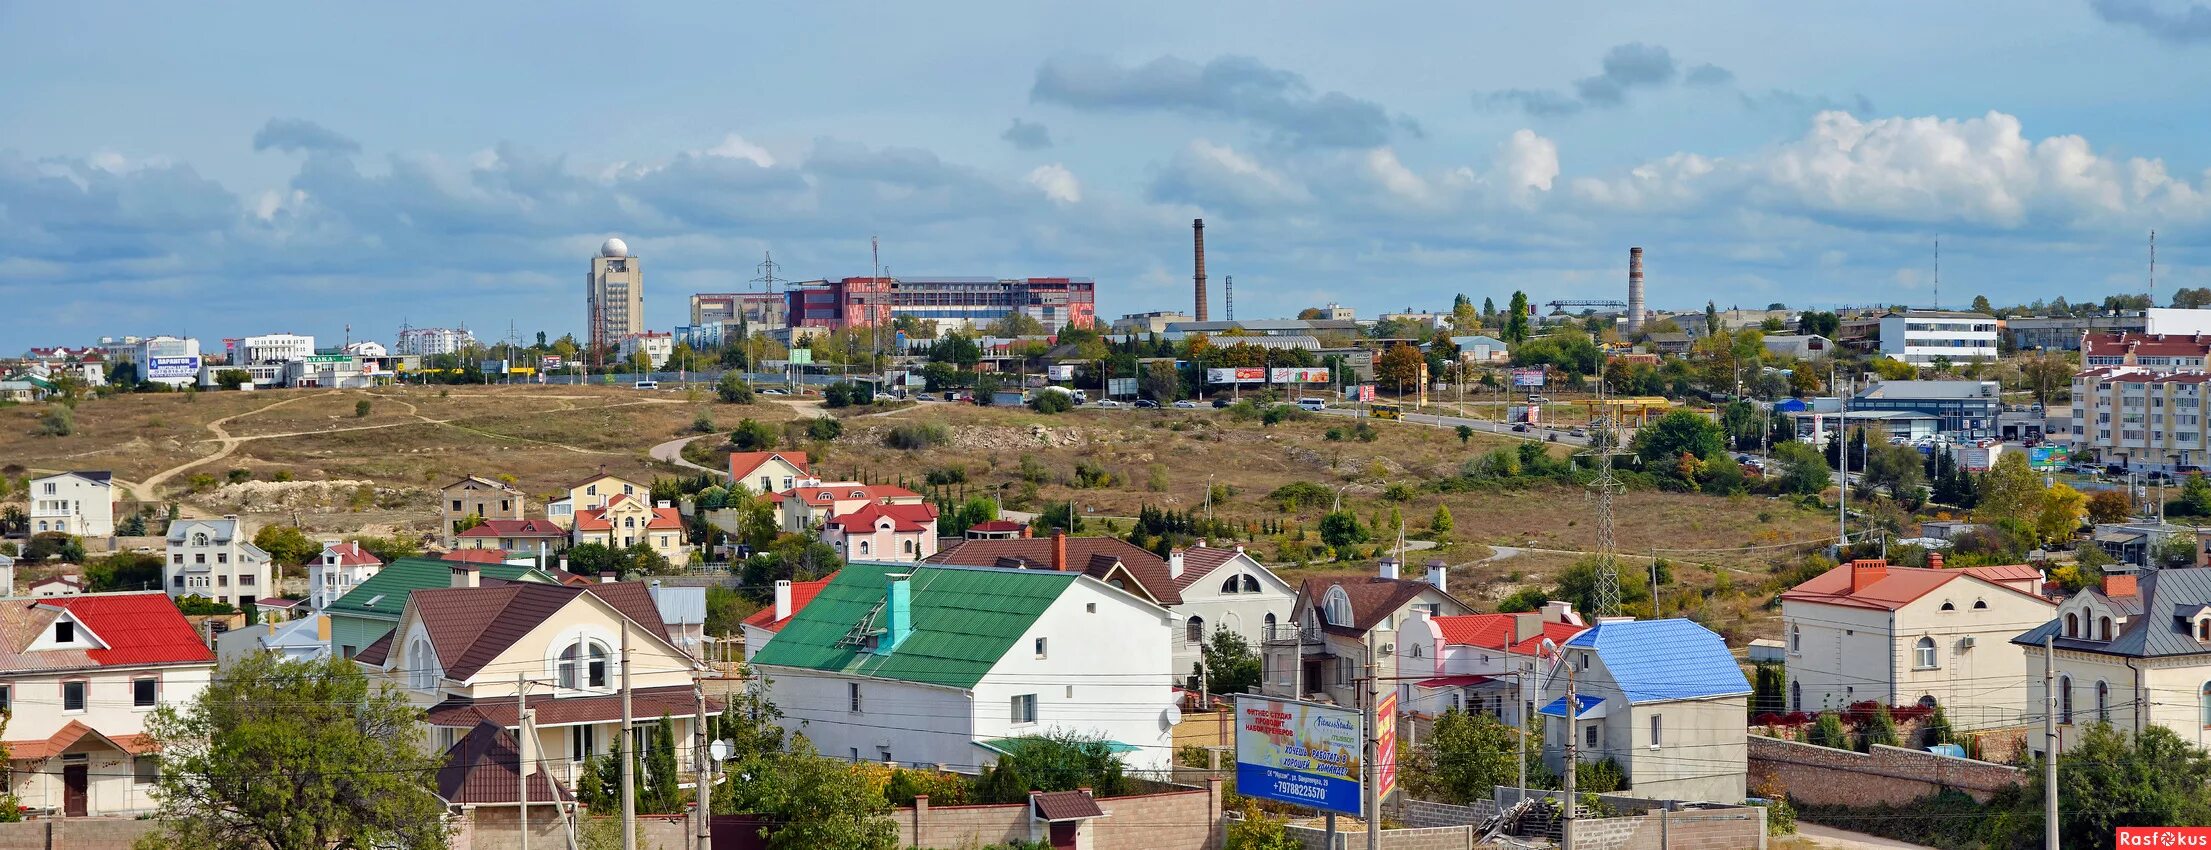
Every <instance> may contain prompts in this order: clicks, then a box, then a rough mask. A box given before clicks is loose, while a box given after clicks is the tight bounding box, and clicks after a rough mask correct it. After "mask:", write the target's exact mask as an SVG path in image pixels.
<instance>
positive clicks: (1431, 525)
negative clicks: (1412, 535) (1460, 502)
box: [1428, 505, 1451, 541]
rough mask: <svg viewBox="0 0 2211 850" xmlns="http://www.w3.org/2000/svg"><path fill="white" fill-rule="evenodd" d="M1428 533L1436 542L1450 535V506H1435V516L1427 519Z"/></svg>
mask: <svg viewBox="0 0 2211 850" xmlns="http://www.w3.org/2000/svg"><path fill="white" fill-rule="evenodd" d="M1428 531H1429V533H1430V534H1432V535H1434V537H1435V539H1437V540H1438V541H1441V540H1443V539H1444V538H1445V537H1448V536H1450V534H1451V506H1450V505H1437V506H1436V515H1435V516H1432V517H1429V518H1428Z"/></svg>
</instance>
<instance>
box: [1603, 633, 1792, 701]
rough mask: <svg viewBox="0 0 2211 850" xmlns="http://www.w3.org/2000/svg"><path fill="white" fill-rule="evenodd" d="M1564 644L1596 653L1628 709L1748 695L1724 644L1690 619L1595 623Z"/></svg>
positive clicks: (1748, 686) (1740, 668)
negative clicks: (1627, 703)
mask: <svg viewBox="0 0 2211 850" xmlns="http://www.w3.org/2000/svg"><path fill="white" fill-rule="evenodd" d="M1566 645H1567V646H1569V647H1581V648H1589V649H1595V650H1596V651H1597V657H1598V658H1600V659H1602V660H1603V661H1604V665H1605V669H1606V670H1609V671H1611V673H1612V678H1613V681H1615V682H1618V683H1619V686H1620V690H1621V691H1622V692H1623V693H1625V694H1626V695H1627V698H1628V702H1629V703H1631V704H1632V703H1645V702H1658V701H1662V700H1677V699H1703V698H1706V697H1724V696H1737V695H1742V694H1748V693H1750V682H1749V680H1747V679H1744V678H1743V668H1742V667H1741V666H1739V665H1737V664H1736V663H1735V656H1734V654H1732V653H1730V652H1728V651H1727V642H1726V641H1724V640H1721V639H1720V636H1719V635H1717V634H1714V633H1712V631H1711V630H1710V629H1706V628H1705V627H1703V626H1700V625H1697V624H1696V623H1695V622H1692V621H1690V620H1683V619H1670V620H1629V621H1620V622H1614V623H1598V624H1597V625H1594V626H1591V627H1590V628H1589V630H1588V631H1585V632H1582V633H1581V634H1578V635H1575V636H1574V639H1573V640H1569V641H1567V642H1566Z"/></svg>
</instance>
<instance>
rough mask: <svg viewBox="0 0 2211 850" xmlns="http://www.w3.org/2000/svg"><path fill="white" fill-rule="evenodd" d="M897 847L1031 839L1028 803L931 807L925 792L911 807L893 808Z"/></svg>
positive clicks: (1005, 842) (962, 845)
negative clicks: (896, 830)
mask: <svg viewBox="0 0 2211 850" xmlns="http://www.w3.org/2000/svg"><path fill="white" fill-rule="evenodd" d="M891 818H892V819H893V820H896V821H898V846H900V847H979V846H983V845H987V844H1010V843H1013V842H1017V841H1030V840H1033V839H1032V837H1031V836H1030V834H1029V804H1027V803H1007V804H1002V805H989V806H932V805H929V797H928V795H926V794H924V795H922V796H920V797H917V798H915V800H914V805H913V807H912V808H905V809H893V810H891Z"/></svg>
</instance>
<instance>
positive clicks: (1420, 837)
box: [1282, 824, 1475, 850]
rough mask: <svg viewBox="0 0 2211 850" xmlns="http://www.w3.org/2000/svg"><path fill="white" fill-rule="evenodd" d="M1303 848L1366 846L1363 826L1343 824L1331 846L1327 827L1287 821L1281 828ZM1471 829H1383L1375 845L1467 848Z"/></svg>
mask: <svg viewBox="0 0 2211 850" xmlns="http://www.w3.org/2000/svg"><path fill="white" fill-rule="evenodd" d="M1282 829H1283V831H1285V832H1287V833H1289V836H1290V837H1291V838H1292V839H1295V840H1296V841H1297V843H1298V845H1299V846H1301V847H1303V848H1305V850H1353V849H1354V848H1361V847H1365V846H1366V842H1367V834H1366V828H1365V827H1363V826H1362V827H1357V828H1352V827H1345V828H1344V830H1343V831H1339V832H1337V833H1336V844H1335V846H1334V847H1330V846H1329V845H1328V832H1327V830H1324V829H1321V828H1319V827H1312V826H1298V825H1296V824H1290V825H1286V826H1284V827H1282ZM1474 837H1475V836H1474V828H1473V827H1471V826H1439V827H1430V828H1428V829H1385V830H1382V834H1381V838H1380V840H1379V842H1378V846H1380V847H1381V848H1382V850H1466V848H1468V847H1471V846H1473V843H1474Z"/></svg>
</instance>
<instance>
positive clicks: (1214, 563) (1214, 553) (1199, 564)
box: [1175, 546, 1257, 590]
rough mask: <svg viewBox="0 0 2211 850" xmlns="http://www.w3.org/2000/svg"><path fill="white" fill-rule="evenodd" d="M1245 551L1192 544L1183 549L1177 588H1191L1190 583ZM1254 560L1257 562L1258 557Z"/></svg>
mask: <svg viewBox="0 0 2211 850" xmlns="http://www.w3.org/2000/svg"><path fill="white" fill-rule="evenodd" d="M1243 551H1244V550H1242V549H1240V548H1238V549H1221V548H1217V547H1213V546H1192V547H1190V548H1188V549H1184V550H1182V575H1181V577H1179V578H1176V579H1175V589H1176V590H1189V589H1190V585H1193V584H1197V583H1198V579H1201V578H1205V576H1206V574H1207V573H1211V572H1213V571H1214V570H1217V569H1220V568H1221V565H1223V564H1226V563H1228V562H1229V561H1233V560H1235V559H1236V556H1237V555H1240V554H1243ZM1253 560H1254V561H1255V562H1256V560H1257V559H1253Z"/></svg>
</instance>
